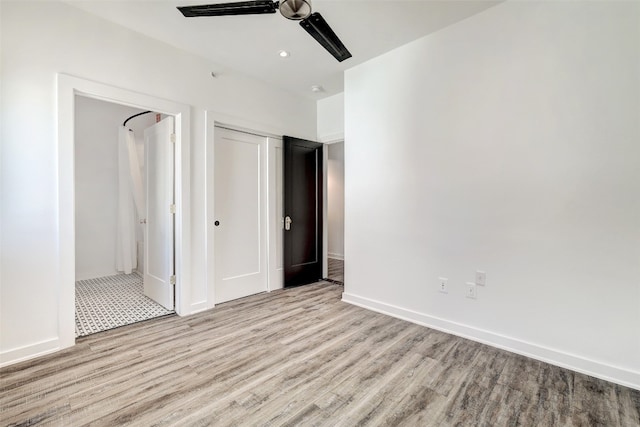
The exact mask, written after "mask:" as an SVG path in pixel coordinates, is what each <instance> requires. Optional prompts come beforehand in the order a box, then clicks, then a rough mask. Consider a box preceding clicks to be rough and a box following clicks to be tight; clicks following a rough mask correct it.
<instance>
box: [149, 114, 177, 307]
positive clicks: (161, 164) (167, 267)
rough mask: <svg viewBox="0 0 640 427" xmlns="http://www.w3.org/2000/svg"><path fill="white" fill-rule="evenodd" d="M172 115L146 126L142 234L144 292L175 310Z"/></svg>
mask: <svg viewBox="0 0 640 427" xmlns="http://www.w3.org/2000/svg"><path fill="white" fill-rule="evenodd" d="M172 134H173V117H167V118H165V119H163V120H162V121H160V122H159V123H156V124H155V125H153V126H151V127H150V128H147V129H145V131H144V150H145V170H146V189H147V191H146V195H147V218H146V221H147V224H146V229H145V235H144V294H145V295H146V296H148V297H149V298H151V299H152V300H154V301H156V302H157V303H158V304H160V305H162V306H163V307H165V308H168V309H169V310H173V309H174V286H173V284H172V282H175V276H174V241H173V240H174V226H175V223H174V217H175V215H174V212H175V207H174V144H173V142H172V141H171V137H172Z"/></svg>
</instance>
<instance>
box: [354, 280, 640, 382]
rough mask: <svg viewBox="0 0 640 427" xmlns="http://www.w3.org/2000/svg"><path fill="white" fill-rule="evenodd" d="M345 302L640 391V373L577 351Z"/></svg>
mask: <svg viewBox="0 0 640 427" xmlns="http://www.w3.org/2000/svg"><path fill="white" fill-rule="evenodd" d="M342 301H344V302H347V303H349V304H353V305H357V306H358V307H362V308H366V309H368V310H372V311H376V312H378V313H383V314H387V315H389V316H392V317H396V318H398V319H402V320H407V321H409V322H412V323H416V324H418V325H422V326H426V327H429V328H432V329H437V330H439V331H442V332H446V333H449V334H452V335H456V336H459V337H462V338H466V339H470V340H472V341H477V342H480V343H482V344H487V345H490V346H492V347H496V348H500V349H502V350H506V351H510V352H512V353H516V354H520V355H523V356H527V357H530V358H532V359H536V360H539V361H541V362H546V363H549V364H551V365H556V366H559V367H562V368H566V369H570V370H572V371H576V372H580V373H582V374H586V375H590V376H593V377H596V378H600V379H603V380H606V381H610V382H613V383H616V384H620V385H623V386H625V387H630V388H633V389H636V390H640V372H636V371H632V370H629V369H625V368H619V367H616V366H611V365H607V364H604V363H601V362H597V361H594V360H590V359H587V358H585V357H582V356H577V355H575V354H570V353H565V352H563V351H560V350H555V349H552V348H548V347H544V346H541V345H538V344H534V343H530V342H526V341H522V340H519V339H517V338H512V337H508V336H505V335H501V334H498V333H495V332H491V331H487V330H483V329H479V328H476V327H473V326H469V325H464V324H461V323H456V322H452V321H449V320H446V319H441V318H439V317H434V316H430V315H428V314H424V313H419V312H416V311H413V310H408V309H406V308H402V307H398V306H394V305H391V304H386V303H383V302H380V301H376V300H372V299H369V298H365V297H360V296H357V295H352V294H348V293H346V292H344V293H343V294H342Z"/></svg>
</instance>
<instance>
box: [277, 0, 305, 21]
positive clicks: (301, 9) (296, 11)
mask: <svg viewBox="0 0 640 427" xmlns="http://www.w3.org/2000/svg"><path fill="white" fill-rule="evenodd" d="M279 8H280V13H281V14H282V16H284V17H285V18H287V19H291V20H294V21H299V20H301V19H305V18H306V17H308V16H309V15H311V0H282V1H281V2H280V7H279Z"/></svg>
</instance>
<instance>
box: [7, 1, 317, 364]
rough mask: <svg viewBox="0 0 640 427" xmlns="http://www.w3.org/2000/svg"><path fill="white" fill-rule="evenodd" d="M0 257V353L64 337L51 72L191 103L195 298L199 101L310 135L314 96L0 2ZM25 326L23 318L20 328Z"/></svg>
mask: <svg viewBox="0 0 640 427" xmlns="http://www.w3.org/2000/svg"><path fill="white" fill-rule="evenodd" d="M0 8H1V9H2V12H1V19H2V21H1V25H0V28H1V30H0V31H1V34H0V36H1V42H2V46H1V49H0V50H1V55H2V56H1V58H0V59H1V67H2V68H1V70H0V71H1V75H2V80H1V83H0V85H1V87H0V91H1V92H2V100H1V101H0V102H1V104H0V106H1V110H2V113H1V114H2V116H1V121H2V130H1V132H2V134H1V137H2V153H1V158H2V170H1V174H2V175H1V182H2V183H1V185H2V191H1V196H0V197H1V198H2V200H1V202H2V207H1V222H2V236H1V239H2V242H1V250H2V255H1V256H2V258H1V273H0V275H1V281H0V286H1V287H0V363H8V362H10V361H11V360H10V359H11V358H12V357H14V355H21V357H22V356H25V355H26V356H25V357H29V356H33V355H35V354H38V353H42V352H48V351H53V350H55V349H56V348H57V340H58V337H57V321H58V320H57V319H58V313H57V298H58V295H57V292H58V289H59V283H57V278H58V273H59V270H58V265H59V263H58V255H59V254H58V230H57V227H58V218H57V212H58V211H57V209H58V207H57V201H58V194H57V177H58V171H57V161H56V157H57V154H58V150H57V145H56V144H57V141H56V126H57V113H56V96H57V95H56V93H57V92H56V74H57V73H59V72H62V73H67V74H70V75H74V76H78V77H82V78H85V79H89V80H93V81H97V82H101V83H105V84H109V85H112V86H116V87H120V88H124V89H128V90H132V91H136V92H139V93H143V94H149V95H152V96H155V97H158V98H165V99H169V100H172V101H175V102H180V103H184V104H189V105H192V106H193V107H192V112H191V113H192V114H191V117H192V123H191V137H192V140H191V144H190V146H191V151H190V154H191V165H190V166H191V195H190V199H191V213H192V214H191V231H192V236H191V244H192V247H191V251H190V252H191V254H192V258H191V259H190V260H188V262H189V263H190V265H191V272H190V273H191V274H190V277H191V280H190V283H189V286H190V296H191V304H192V305H195V304H197V303H199V302H202V301H206V300H207V286H206V275H205V266H206V265H205V261H206V260H205V237H204V236H205V225H206V224H205V198H204V195H205V179H204V176H205V170H204V164H205V143H204V139H205V120H204V111H205V109H209V110H211V111H215V112H216V114H217V117H218V118H220V119H224V121H226V122H229V123H235V124H237V125H238V126H244V127H249V128H253V129H257V130H264V131H268V132H271V133H276V134H285V133H286V134H290V135H296V136H299V137H302V138H309V139H313V138H314V137H315V136H316V135H317V132H316V103H315V102H314V101H312V100H307V99H301V98H297V97H295V96H293V95H291V94H289V93H285V92H282V91H278V90H276V89H273V88H270V87H269V86H267V85H265V84H263V83H261V82H258V81H256V80H252V79H249V78H246V77H243V76H241V75H237V74H235V73H233V72H232V71H231V70H228V71H227V72H226V73H224V74H223V75H221V76H220V77H219V78H218V79H213V78H212V77H211V76H210V73H211V71H212V69H214V68H216V67H217V66H216V65H215V64H212V63H210V62H208V61H206V60H204V59H202V58H199V57H196V56H194V55H191V54H188V53H186V52H184V51H181V50H179V49H176V48H174V47H172V46H169V45H166V44H163V43H161V42H158V41H156V40H153V39H150V38H147V37H144V36H142V35H140V34H138V33H136V32H133V31H130V30H127V29H124V28H123V27H120V26H118V25H114V24H112V23H110V22H107V21H104V20H102V19H100V18H97V17H95V16H93V15H90V14H87V13H85V12H83V11H80V10H78V9H76V8H73V7H71V6H69V5H66V4H64V3H60V2H54V1H51V2H23V1H17V2H11V1H3V2H1V3H0ZM17 325H19V327H17Z"/></svg>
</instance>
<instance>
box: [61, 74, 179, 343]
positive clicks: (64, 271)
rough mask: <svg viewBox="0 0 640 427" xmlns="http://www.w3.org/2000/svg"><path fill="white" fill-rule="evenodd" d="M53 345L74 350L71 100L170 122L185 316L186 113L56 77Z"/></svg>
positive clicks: (139, 96) (126, 92) (166, 102)
mask: <svg viewBox="0 0 640 427" xmlns="http://www.w3.org/2000/svg"><path fill="white" fill-rule="evenodd" d="M57 78H58V99H57V105H58V131H57V141H56V142H57V147H58V218H57V221H58V265H59V266H60V270H59V275H58V278H57V283H56V287H57V289H58V296H59V298H58V341H59V346H58V348H59V349H62V348H66V347H71V346H73V345H74V344H75V187H74V145H75V135H74V126H75V115H74V110H75V96H76V95H80V96H86V97H89V98H94V99H99V100H102V101H107V102H113V103H117V104H121V105H128V106H131V107H136V108H141V109H144V110H152V111H156V112H158V113H164V114H168V115H172V116H174V118H175V133H176V156H175V168H176V170H175V179H176V194H175V197H176V200H175V203H176V208H177V209H176V228H175V233H176V237H175V245H176V246H175V248H176V249H175V250H176V254H175V256H176V263H175V268H176V277H177V283H176V301H175V309H176V313H178V315H181V316H184V315H187V314H190V306H189V295H190V285H189V284H190V283H191V280H190V279H191V277H190V273H191V272H190V269H189V260H190V247H191V246H190V245H191V241H190V230H191V222H190V218H191V212H190V198H189V195H190V185H191V182H190V154H189V153H190V124H191V118H190V107H189V106H188V105H185V104H181V103H177V102H173V101H169V100H165V99H162V98H156V97H154V96H151V95H145V94H141V93H138V92H134V91H131V90H127V89H123V88H118V87H115V86H110V85H107V84H103V83H97V82H93V81H91V80H86V79H82V78H79V77H74V76H70V75H67V74H62V73H59V74H58V76H57Z"/></svg>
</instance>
